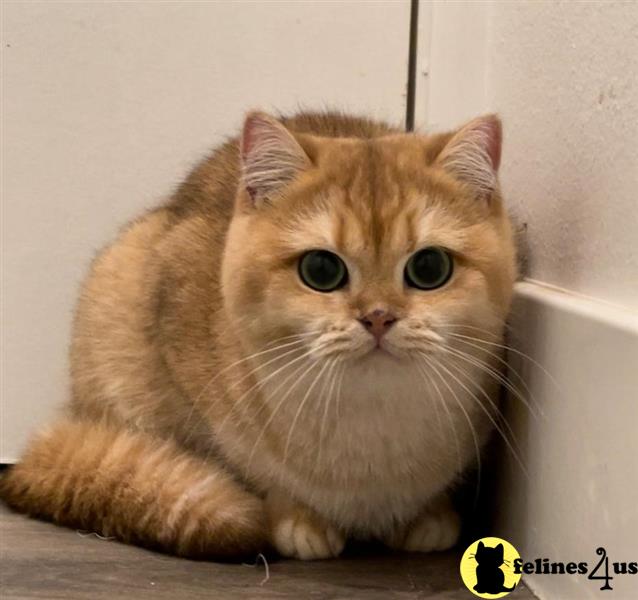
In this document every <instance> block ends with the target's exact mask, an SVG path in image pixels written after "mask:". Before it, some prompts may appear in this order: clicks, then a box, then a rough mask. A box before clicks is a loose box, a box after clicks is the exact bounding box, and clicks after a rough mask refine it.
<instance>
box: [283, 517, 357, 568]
mask: <svg viewBox="0 0 638 600" xmlns="http://www.w3.org/2000/svg"><path fill="white" fill-rule="evenodd" d="M272 544H273V545H274V547H275V548H276V549H277V552H279V554H281V555H282V556H286V557H289V558H300V559H301V560H316V559H321V558H335V557H337V556H339V554H341V552H342V550H343V547H344V545H345V539H344V537H343V535H341V533H340V532H339V531H337V529H336V528H334V527H332V526H331V525H325V524H322V523H319V522H313V520H310V519H308V518H305V516H299V515H290V516H287V517H284V518H282V519H281V520H280V521H278V522H277V523H275V524H274V526H273V527H272Z"/></svg>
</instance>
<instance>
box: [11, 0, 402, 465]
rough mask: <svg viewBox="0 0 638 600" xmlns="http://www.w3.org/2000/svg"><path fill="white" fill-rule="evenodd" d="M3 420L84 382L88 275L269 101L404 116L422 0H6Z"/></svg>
mask: <svg viewBox="0 0 638 600" xmlns="http://www.w3.org/2000/svg"><path fill="white" fill-rule="evenodd" d="M2 13H3V14H2V28H3V30H2V71H3V73H2V91H3V98H2V99H3V106H2V129H3V133H2V208H3V219H2V277H3V282H2V296H3V298H2V302H3V306H2V367H3V373H2V402H1V404H0V407H1V410H2V415H1V416H2V435H1V436H0V437H1V440H0V441H1V446H0V460H2V461H7V460H12V459H14V458H15V457H16V456H17V454H18V453H19V450H20V448H21V447H22V446H23V444H24V441H25V438H26V436H27V434H28V433H29V432H31V431H32V430H34V429H35V428H36V427H37V426H38V425H40V424H41V423H43V422H45V421H47V420H48V419H50V418H51V417H52V414H53V412H54V410H55V407H56V406H58V405H59V404H61V403H62V402H63V401H64V399H65V398H66V395H67V385H68V376H67V360H66V352H67V344H68V339H69V326H70V321H71V314H72V307H73V303H74V299H75V295H76V291H77V286H78V283H79V281H80V278H81V276H82V274H83V273H84V272H85V270H86V267H87V265H88V262H89V260H90V258H91V256H92V255H93V253H94V251H95V250H96V249H97V248H99V247H100V246H101V245H102V244H103V243H105V242H106V241H107V240H109V239H111V238H112V237H113V235H114V233H115V232H116V230H117V227H118V226H119V225H121V224H123V223H124V222H126V221H127V220H128V219H129V218H131V217H132V216H133V215H135V214H137V213H139V212H140V211H141V210H143V209H144V208H146V207H149V206H152V205H153V204H155V203H156V202H157V201H158V199H160V198H161V197H162V196H164V195H166V194H167V193H168V192H170V190H171V188H172V187H173V186H174V185H175V184H177V183H178V182H179V180H180V179H181V178H182V177H183V175H184V174H185V173H186V172H187V170H188V168H189V167H190V166H191V165H192V164H193V163H194V162H195V161H196V160H197V159H198V158H199V157H200V156H201V155H202V154H203V153H204V152H205V151H206V150H207V149H208V148H209V147H211V146H212V145H214V144H216V143H218V142H219V141H221V140H222V139H223V138H224V136H226V135H228V134H231V133H233V132H234V131H235V130H236V129H237V128H238V127H239V125H240V123H241V118H242V114H243V113H244V111H245V110H247V109H249V108H253V107H262V108H265V109H274V108H278V109H281V110H284V111H292V110H296V109H297V107H298V106H305V107H310V108H322V107H339V108H343V109H347V110H352V111H357V112H363V113H365V114H368V115H371V116H377V117H382V118H388V119H390V120H392V121H394V122H396V123H399V124H401V123H403V121H404V111H405V97H404V93H405V85H406V72H407V66H406V65H407V52H408V28H409V2H407V0H406V1H400V2H394V1H387V2H370V3H368V2H365V3H358V2H322V1H318V2H296V1H289V2H234V1H229V2H64V3H62V2H52V1H50V2H3V3H2Z"/></svg>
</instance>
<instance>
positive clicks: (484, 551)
mask: <svg viewBox="0 0 638 600" xmlns="http://www.w3.org/2000/svg"><path fill="white" fill-rule="evenodd" d="M475 558H476V562H478V563H479V564H480V565H481V566H492V567H500V566H501V565H502V564H503V544H498V545H497V546H495V547H494V548H490V547H489V546H486V545H485V544H484V543H483V542H479V543H478V546H477V548H476V556H475Z"/></svg>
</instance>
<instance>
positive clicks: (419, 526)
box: [401, 509, 461, 552]
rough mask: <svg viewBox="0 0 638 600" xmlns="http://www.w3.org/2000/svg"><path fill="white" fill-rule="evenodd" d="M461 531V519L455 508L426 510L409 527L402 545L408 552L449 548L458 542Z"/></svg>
mask: <svg viewBox="0 0 638 600" xmlns="http://www.w3.org/2000/svg"><path fill="white" fill-rule="evenodd" d="M460 532H461V520H460V519H459V516H458V514H457V513H456V512H455V511H454V510H452V509H446V510H439V511H429V510H426V511H425V512H424V513H423V514H422V515H421V516H420V517H419V518H418V519H417V520H416V521H415V522H414V523H413V524H412V525H411V527H410V528H409V529H408V531H407V535H406V536H405V539H404V542H403V544H402V545H401V546H402V549H403V550H407V551H408V552H432V551H434V550H447V549H449V548H451V547H452V546H454V544H456V541H457V540H458V539H459V534H460Z"/></svg>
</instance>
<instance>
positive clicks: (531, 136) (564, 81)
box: [486, 2, 638, 310]
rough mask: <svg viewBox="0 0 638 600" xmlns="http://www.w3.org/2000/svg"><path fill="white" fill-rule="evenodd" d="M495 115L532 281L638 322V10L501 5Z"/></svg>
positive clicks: (490, 79) (493, 29) (494, 13)
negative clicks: (612, 306) (617, 309)
mask: <svg viewBox="0 0 638 600" xmlns="http://www.w3.org/2000/svg"><path fill="white" fill-rule="evenodd" d="M490 13H491V14H490V18H489V25H488V39H489V42H488V53H487V61H486V64H487V78H486V81H487V85H486V91H487V106H488V107H489V108H490V109H494V110H497V111H499V112H500V113H501V115H502V116H503V119H504V120H505V124H506V135H507V138H506V139H507V146H506V150H505V154H504V159H503V160H504V162H503V183H504V188H505V191H506V192H507V194H508V197H509V198H510V201H511V202H512V206H513V208H514V210H515V212H516V214H517V215H518V216H519V217H520V219H521V220H523V221H524V222H526V223H527V224H528V230H527V237H528V243H529V256H530V261H531V262H530V265H529V267H530V271H529V276H530V277H532V278H534V279H537V280H541V281H544V282H547V283H550V284H555V285H558V286H560V287H563V288H567V289H569V290H574V291H577V292H579V293H582V294H586V295H589V296H593V297H595V298H599V299H601V300H606V301H609V302H613V303H616V304H619V305H624V306H627V307H633V308H634V309H636V310H638V241H637V240H638V3H635V2H571V3H565V2H525V3H512V2H498V3H494V4H493V6H492V7H491V11H490Z"/></svg>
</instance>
